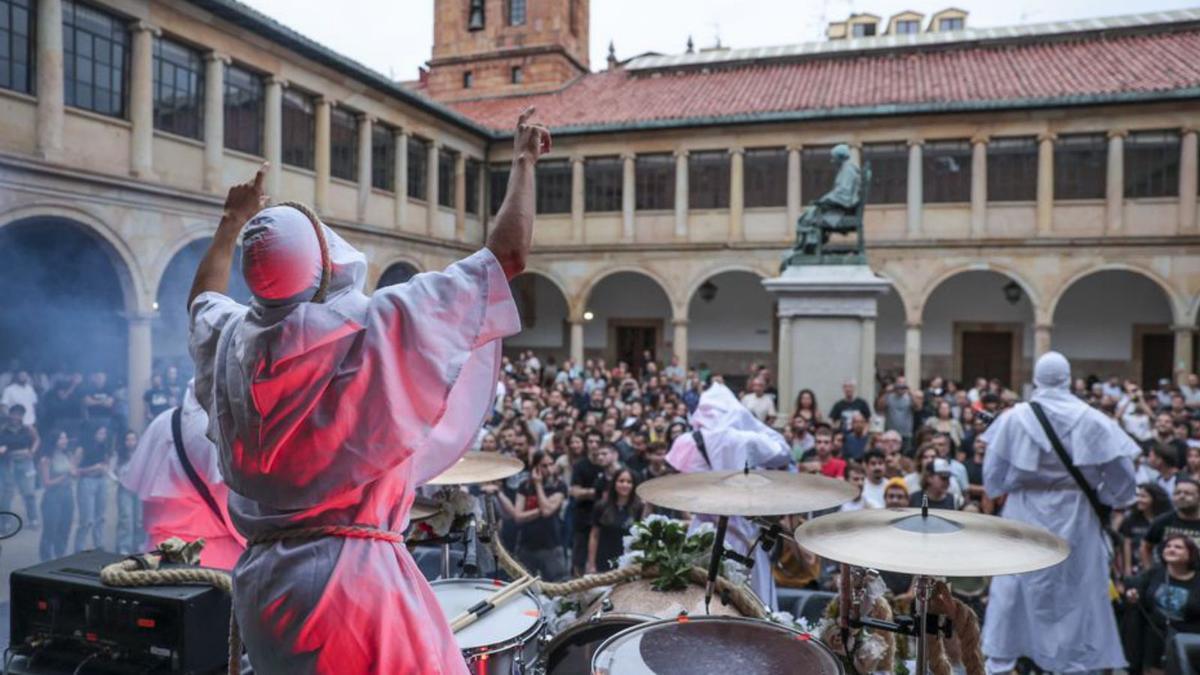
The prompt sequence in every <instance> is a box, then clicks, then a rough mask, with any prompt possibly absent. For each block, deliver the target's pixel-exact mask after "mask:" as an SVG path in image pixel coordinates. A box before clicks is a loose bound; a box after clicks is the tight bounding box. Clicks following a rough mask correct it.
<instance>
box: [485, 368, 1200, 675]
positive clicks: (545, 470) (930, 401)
mask: <svg viewBox="0 0 1200 675" xmlns="http://www.w3.org/2000/svg"><path fill="white" fill-rule="evenodd" d="M706 370H707V369H704V368H701V369H689V370H684V369H682V368H680V367H679V365H678V363H677V362H671V363H669V364H667V365H666V366H665V367H660V366H659V364H657V363H656V362H655V361H654V360H653V359H652V358H650V357H649V355H645V356H644V358H643V359H642V360H640V362H639V363H638V364H637V370H636V371H635V370H634V369H633V368H631V367H630V364H627V363H623V362H622V363H617V364H615V365H611V364H608V363H606V362H605V361H604V360H602V359H588V360H586V361H585V362H583V363H573V362H571V361H565V362H563V363H561V364H560V363H558V362H557V361H556V360H555V359H554V358H545V359H543V358H540V357H539V356H537V355H536V354H534V353H533V352H528V351H527V352H523V353H520V354H517V355H514V356H513V357H511V358H506V360H505V361H504V365H503V370H502V373H501V379H500V382H499V384H498V391H497V403H496V408H495V411H494V414H493V416H492V418H491V419H490V420H488V422H487V424H486V425H485V428H484V430H483V432H482V433H481V436H480V440H479V448H480V449H482V450H485V451H499V452H503V453H507V454H511V455H513V456H516V457H518V458H520V459H522V460H523V461H524V462H525V464H526V466H527V467H528V468H527V470H526V471H524V472H522V473H520V474H518V475H516V476H513V477H512V478H510V479H509V480H507V481H505V482H504V483H503V484H497V485H494V486H489V487H488V488H487V489H486V491H487V492H488V493H490V494H493V495H495V499H496V501H497V505H498V510H499V513H500V514H501V516H502V517H503V519H504V521H505V522H504V534H503V536H504V538H505V541H506V543H507V544H508V545H509V546H510V547H511V548H512V549H513V550H514V551H515V554H516V555H517V557H518V558H519V559H520V560H522V561H523V562H524V563H525V564H526V565H527V566H528V567H529V568H530V569H532V570H535V571H537V572H538V573H540V574H542V575H543V577H544V578H547V579H560V578H563V577H566V576H572V575H579V574H583V573H586V572H590V571H595V570H600V571H603V570H605V569H610V568H612V567H613V566H615V565H616V558H617V557H618V556H619V554H620V553H621V547H620V537H621V536H622V535H624V534H627V533H628V531H629V528H630V527H631V525H632V523H633V522H634V521H636V520H638V519H639V518H641V517H644V516H645V515H646V514H648V513H650V512H653V511H654V510H655V509H654V507H652V506H650V505H646V504H642V503H641V502H639V501H638V500H637V498H636V494H635V492H634V490H635V489H636V486H637V484H638V483H640V482H642V481H644V480H647V479H649V478H653V477H656V476H660V475H663V474H665V473H669V472H670V471H671V469H670V468H669V467H668V466H667V464H666V462H665V456H666V453H667V450H668V449H669V448H670V445H671V443H672V441H673V440H674V439H675V438H676V437H677V436H679V435H680V434H683V433H688V432H690V428H689V426H688V415H689V413H690V412H691V411H692V410H694V409H695V406H696V404H697V402H698V400H699V397H700V394H701V392H702V391H703V389H704V387H705V386H706V385H707V382H709V381H710V380H713V379H717V380H720V379H722V378H721V377H720V376H717V375H712V374H711V373H709V372H705V371H706ZM734 379H735V378H734V377H727V378H725V380H726V382H727V383H731V382H732V381H733V380H734ZM737 380H738V381H743V382H745V385H744V387H741V388H740V389H742V402H743V404H744V405H745V406H746V407H747V409H749V410H750V411H751V412H752V413H753V414H754V415H756V416H757V417H758V418H759V419H762V420H763V421H765V422H767V423H768V424H771V425H773V426H775V427H776V428H777V429H779V430H780V432H781V433H782V434H783V435H784V437H785V438H786V439H787V441H788V442H789V443H790V444H791V447H792V453H793V458H794V460H795V467H796V469H797V470H800V471H807V472H812V473H820V474H823V475H825V476H829V477H833V478H838V479H844V480H847V481H850V482H852V483H854V484H855V485H856V486H859V487H860V492H859V497H858V498H857V499H855V500H854V501H852V502H850V503H848V504H845V505H843V506H842V507H840V510H855V509H865V508H884V507H896V506H920V505H922V504H928V506H929V507H930V508H935V509H962V510H970V511H976V512H982V513H999V512H1000V511H1001V510H1002V508H1003V498H1002V497H1000V498H999V499H994V498H993V497H992V496H989V495H987V494H986V493H985V491H984V489H983V462H984V457H985V456H986V453H987V447H986V444H985V443H984V442H983V440H982V438H981V437H982V434H983V432H984V431H985V430H986V429H987V427H988V425H989V424H990V423H991V421H992V420H994V419H995V417H996V416H998V415H1000V414H1002V413H1003V412H1004V411H1005V410H1007V409H1008V408H1010V407H1012V406H1013V405H1015V404H1016V403H1017V402H1018V401H1019V400H1020V396H1019V395H1018V394H1017V393H1016V392H1015V391H1013V390H1012V389H1010V388H1008V387H1007V386H1005V383H1002V382H1000V381H998V380H994V379H992V380H988V379H984V378H979V379H976V380H974V381H972V382H969V383H965V384H960V383H958V382H955V381H952V380H949V379H946V378H942V377H934V378H932V379H931V380H929V381H928V382H925V383H922V386H912V385H910V384H909V383H908V382H907V381H906V380H905V378H904V377H903V376H898V377H887V378H881V380H880V381H879V382H877V383H875V384H876V390H877V391H878V396H876V397H875V399H874V400H873V401H868V400H865V399H863V398H862V397H861V396H859V392H858V387H857V384H856V383H855V382H853V381H847V382H845V384H844V385H843V387H842V397H841V398H839V399H838V400H837V401H834V402H832V403H831V404H827V403H826V402H818V401H817V399H816V395H815V394H814V392H813V391H811V390H809V389H803V390H801V391H800V392H799V394H798V396H797V397H796V399H795V400H794V401H787V402H781V401H779V400H778V393H777V391H776V390H775V388H774V387H773V386H772V377H771V372H770V371H769V369H767V368H766V367H764V366H761V365H757V364H756V365H754V366H752V367H751V368H750V370H749V372H747V373H739V374H738V377H737ZM1074 391H1075V393H1076V395H1078V396H1079V397H1080V398H1081V399H1082V400H1085V401H1087V402H1088V403H1089V404H1090V405H1092V406H1094V407H1095V408H1097V409H1098V410H1101V411H1103V412H1104V413H1105V414H1107V415H1108V416H1110V417H1111V418H1112V419H1113V420H1114V421H1115V423H1117V424H1119V425H1120V426H1121V427H1122V428H1123V429H1124V430H1125V431H1126V432H1127V433H1129V434H1130V435H1131V436H1132V437H1133V438H1134V439H1135V440H1137V441H1138V443H1139V445H1140V446H1141V447H1142V449H1143V452H1142V454H1141V455H1140V456H1139V457H1138V458H1136V462H1135V463H1136V466H1137V471H1138V482H1139V488H1138V501H1137V503H1136V504H1135V505H1133V506H1132V507H1131V508H1129V509H1124V510H1121V509H1118V510H1117V511H1115V512H1114V515H1113V522H1112V523H1110V524H1111V526H1112V530H1113V531H1114V532H1116V533H1118V535H1117V538H1116V539H1115V540H1114V542H1113V545H1114V546H1113V548H1114V552H1115V554H1114V557H1113V561H1112V569H1113V579H1114V598H1115V599H1116V601H1115V603H1114V611H1117V612H1118V613H1120V614H1122V615H1123V617H1122V618H1123V625H1124V631H1125V633H1126V636H1127V639H1128V640H1129V642H1130V645H1129V647H1128V649H1129V651H1130V653H1131V654H1133V656H1131V658H1132V659H1134V660H1135V661H1136V663H1135V664H1134V666H1133V669H1132V671H1133V672H1140V671H1141V670H1142V668H1141V666H1140V664H1141V663H1143V662H1144V663H1146V664H1150V665H1151V666H1152V665H1153V664H1156V663H1161V656H1162V640H1161V639H1159V640H1157V641H1156V640H1154V639H1151V638H1149V637H1147V636H1149V635H1158V636H1159V637H1160V638H1161V636H1162V635H1163V634H1164V633H1163V630H1164V629H1163V627H1164V626H1170V627H1171V629H1172V630H1182V631H1188V632H1191V631H1196V630H1200V578H1198V577H1195V576H1189V575H1194V570H1196V569H1198V568H1200V556H1197V555H1195V553H1196V548H1195V542H1197V541H1200V484H1197V483H1196V480H1200V378H1197V377H1196V376H1194V375H1193V376H1191V377H1190V378H1189V379H1188V382H1187V383H1186V384H1184V385H1183V386H1176V385H1174V384H1173V383H1172V382H1170V381H1167V380H1163V381H1161V382H1159V383H1158V386H1157V387H1156V388H1155V389H1153V390H1151V391H1148V392H1144V391H1143V390H1142V389H1141V388H1140V387H1139V386H1138V385H1137V384H1136V383H1134V382H1131V381H1125V382H1122V381H1121V380H1120V379H1118V378H1109V379H1106V380H1101V379H1097V378H1089V379H1079V380H1078V381H1076V382H1075V385H1074ZM671 515H679V514H671ZM820 515H821V514H804V515H796V516H791V517H788V518H787V519H786V523H785V526H786V527H788V528H789V529H790V528H794V527H795V526H797V525H799V524H800V523H801V522H803V519H804V518H805V517H819V516H820ZM1180 535H1182V538H1181V536H1180ZM1097 536H1100V534H1099V533H1097ZM1172 542H1176V543H1172ZM1189 543H1190V544H1191V545H1190V546H1189V545H1187V544H1189ZM1166 549H1170V551H1167V550H1166ZM1172 561H1173V562H1172ZM831 570H832V566H831V565H829V564H828V563H825V562H823V561H821V560H819V559H817V558H816V557H815V556H812V555H811V554H809V553H808V552H806V551H804V550H803V549H802V548H800V547H798V546H796V545H794V544H790V545H785V546H782V547H780V549H779V550H778V551H777V553H776V556H775V566H774V574H775V577H776V581H777V583H778V584H779V585H780V586H782V587H791V588H814V589H822V588H824V589H828V588H830V587H831V584H832V574H831ZM1188 570H1192V571H1191V572H1188ZM884 578H885V581H886V582H887V583H888V585H889V588H890V589H891V591H892V592H893V594H894V595H895V596H896V597H897V598H900V599H901V601H904V600H905V599H907V598H911V594H910V590H911V589H910V588H909V584H910V581H911V579H910V578H909V577H907V576H906V575H899V574H885V575H884ZM1181 579H1182V580H1181ZM963 585H964V586H967V585H969V584H968V583H964V584H963ZM984 587H985V586H984ZM1139 589H1140V590H1139ZM1191 589H1195V590H1194V591H1192V590H1191ZM1127 590H1128V597H1127V598H1125V602H1122V601H1121V600H1120V598H1121V596H1122V594H1125V593H1126V591H1127ZM972 591H973V592H974V591H975V589H972ZM1147 593H1149V595H1147ZM1148 598H1149V599H1148ZM972 601H973V602H975V603H976V604H977V606H978V603H980V602H986V595H984V596H982V597H981V596H979V594H978V593H974V595H973V597H972ZM1155 631H1158V632H1157V633H1155ZM1143 656H1144V657H1145V658H1144V659H1143Z"/></svg>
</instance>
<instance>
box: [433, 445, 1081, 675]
mask: <svg viewBox="0 0 1200 675" xmlns="http://www.w3.org/2000/svg"><path fill="white" fill-rule="evenodd" d="M520 468H521V467H520V466H519V462H514V461H512V460H511V459H509V458H503V457H501V456H499V455H495V454H493V453H471V454H469V455H468V456H467V457H466V458H464V459H463V460H462V461H460V462H459V463H458V464H456V465H455V466H454V467H452V468H451V469H450V470H449V471H448V472H447V475H449V477H447V475H443V476H441V477H439V478H438V479H436V480H438V481H439V482H438V484H440V485H456V484H468V483H479V482H488V481H494V480H501V479H503V478H505V477H507V476H508V475H512V474H513V473H516V472H517V471H519V470H520ZM506 471H507V472H508V473H505V472H506ZM638 495H639V496H640V497H641V498H642V499H643V500H644V501H646V502H648V503H650V504H653V505H655V506H659V507H662V508H667V509H673V510H678V511H685V512H688V513H693V514H705V515H711V516H716V517H717V518H718V522H717V532H716V541H715V543H714V545H713V552H712V556H711V560H710V564H709V573H710V574H709V584H708V587H707V588H706V589H705V594H704V595H705V597H704V604H703V608H704V612H703V613H701V612H699V611H697V612H694V613H691V614H689V613H686V612H684V613H680V614H678V615H677V616H662V615H661V614H662V613H661V612H659V611H650V608H653V607H654V599H653V597H652V595H653V593H655V592H654V591H646V592H645V593H640V594H638V593H637V592H636V591H635V590H634V589H631V588H625V589H621V588H620V587H617V588H615V589H614V591H620V592H619V593H614V592H610V594H608V595H606V596H605V597H604V599H603V601H602V602H601V606H600V607H599V608H595V609H593V610H589V611H588V612H584V613H583V618H581V619H580V620H579V621H578V622H576V623H574V624H572V625H569V626H567V627H566V628H564V629H563V630H561V631H559V632H558V633H557V634H554V635H550V633H549V630H548V621H547V619H546V616H545V615H544V611H543V608H542V607H540V606H539V603H538V599H537V597H536V596H535V595H534V594H533V593H532V592H531V591H530V590H529V587H531V585H532V582H533V581H535V580H532V579H529V578H526V579H522V580H518V581H516V582H513V583H512V585H506V584H503V583H502V582H499V581H493V580H488V579H442V580H438V581H435V582H433V584H432V586H433V591H434V594H435V595H436V596H437V599H438V602H439V603H440V604H441V607H442V610H443V612H444V614H445V615H446V618H447V620H455V621H453V622H452V623H453V625H456V626H457V625H460V624H461V623H462V622H461V620H462V619H463V618H464V616H465V614H464V613H466V614H472V613H473V614H472V616H471V617H470V622H469V623H467V624H466V625H465V627H464V628H461V629H460V630H458V631H457V632H455V638H456V639H457V640H458V644H459V647H460V648H461V649H462V653H463V657H464V658H465V659H466V661H467V665H468V667H469V670H470V672H472V673H476V674H478V675H494V674H500V675H568V674H569V675H575V674H579V675H586V674H588V673H592V674H593V675H684V674H685V673H686V674H687V675H696V674H698V673H724V672H730V671H734V670H736V671H737V673H738V675H778V674H780V673H812V674H814V675H826V674H828V675H841V674H842V673H844V669H843V665H842V661H841V659H840V658H839V657H838V656H837V655H835V654H834V652H833V651H831V650H830V649H829V647H827V646H826V645H825V644H823V643H822V642H821V641H819V640H818V639H816V637H814V636H811V635H808V634H805V633H801V632H799V631H796V630H794V629H792V628H790V627H787V626H783V625H780V624H777V623H773V622H771V621H767V620H765V619H757V618H748V617H742V616H727V615H726V616H718V615H716V614H715V613H714V614H710V613H709V612H708V611H707V608H709V602H710V600H711V596H712V589H713V585H714V582H715V580H716V576H717V571H718V570H719V569H720V564H721V561H722V560H724V559H734V560H737V561H739V562H742V563H743V564H747V563H750V564H753V558H754V556H753V550H752V551H751V552H750V554H748V555H746V556H742V555H737V554H735V553H733V552H731V551H728V550H726V549H725V547H724V535H725V530H726V525H727V521H728V519H729V518H730V517H733V516H742V517H751V518H755V522H756V523H759V524H761V525H762V529H761V534H760V536H759V539H758V541H757V542H755V546H763V547H764V548H765V549H767V550H769V549H770V548H771V547H772V546H774V545H776V544H777V543H778V540H779V539H780V538H788V539H792V540H793V541H795V542H797V543H798V544H799V545H801V546H803V547H804V548H805V549H807V550H809V551H811V552H812V553H814V554H816V555H818V556H821V557H822V558H825V559H828V560H832V561H836V562H840V563H842V569H843V574H842V579H843V581H844V582H848V580H849V579H850V578H851V574H850V572H849V570H850V569H851V567H850V566H854V568H855V569H856V570H857V568H864V569H870V570H878V571H887V572H899V573H905V574H912V575H915V584H916V586H915V587H916V590H917V594H916V599H915V602H914V612H913V616H912V617H896V619H895V621H892V622H885V621H880V620H877V619H871V618H867V617H866V616H864V613H863V612H861V611H860V610H861V608H860V607H858V606H857V605H856V602H857V600H856V598H857V597H858V596H856V595H855V594H853V593H851V592H849V590H848V589H847V588H846V587H848V586H849V583H844V584H843V590H844V592H843V593H842V595H841V600H840V602H841V604H840V606H839V612H838V616H839V621H840V626H841V628H842V631H843V633H842V636H843V644H845V639H846V637H847V636H848V635H849V634H850V631H852V630H858V629H860V628H870V629H873V630H883V631H890V632H894V633H897V634H901V635H906V636H910V637H914V638H916V644H917V653H916V657H917V658H916V664H915V665H916V669H915V672H916V673H927V672H928V663H927V654H926V639H925V638H926V636H927V635H931V634H932V633H931V631H935V632H937V633H941V634H943V635H945V634H948V633H949V631H951V630H952V627H951V626H950V625H949V620H948V618H947V617H940V616H936V615H934V614H932V613H931V612H930V594H931V592H932V587H933V583H934V578H935V577H942V576H952V577H990V576H996V575H999V574H1018V573H1022V572H1029V571H1033V570H1037V569H1042V568H1045V567H1049V566H1052V565H1056V564H1058V563H1060V562H1062V561H1063V560H1065V559H1066V557H1067V555H1068V553H1069V548H1068V546H1067V544H1066V542H1064V541H1063V540H1061V539H1059V538H1058V537H1056V536H1054V535H1052V534H1050V533H1049V532H1046V531H1045V530H1042V529H1040V528H1036V527H1032V526H1029V525H1024V524H1021V523H1016V522H1013V521H1008V520H1003V519H1001V518H998V517H995V516H985V515H980V514H971V513H963V512H958V511H940V510H939V511H929V510H928V509H927V508H913V509H875V510H864V511H855V512H845V513H835V514H830V515H827V516H823V517H820V518H814V519H811V520H809V521H808V522H807V523H805V524H804V525H802V526H800V527H799V528H798V529H797V530H796V531H795V532H794V533H788V532H783V531H782V530H781V528H779V527H778V526H777V525H773V524H771V521H768V520H766V518H768V517H776V516H783V515H788V514H795V513H808V512H813V511H819V510H822V509H828V508H831V507H834V506H837V505H839V504H841V503H845V502H847V501H850V500H851V499H853V498H854V497H855V491H854V489H853V488H852V487H851V486H850V485H849V484H848V483H846V482H844V481H839V480H836V479H831V478H825V477H821V476H812V475H807V474H792V473H787V472H782V471H751V470H748V469H747V470H745V471H733V472H730V471H724V472H709V473H696V474H675V475H669V476H664V477H661V478H655V479H652V480H649V481H647V482H645V483H643V484H642V485H640V486H639V487H638ZM486 527H488V525H485V528H486ZM518 585H519V587H518ZM506 588H508V592H507V593H505V589H506ZM695 590H696V592H697V593H698V592H699V587H696V589H695ZM621 593H624V594H626V596H628V595H629V594H630V593H633V594H634V595H637V596H638V597H636V598H634V599H632V600H629V599H619V598H621V597H622V596H621ZM498 596H507V597H505V598H503V599H502V600H501V601H500V602H495V600H496V598H497V597H498ZM647 596H651V597H647ZM614 599H619V602H618V603H614V602H613V600H614ZM493 603H494V606H493ZM647 603H649V604H647ZM614 604H620V605H622V606H614ZM667 604H668V603H666V602H665V601H664V602H663V605H664V606H665V605H667ZM695 606H696V607H698V608H699V607H701V605H700V604H699V599H698V598H697V599H696V600H695ZM628 607H634V608H635V609H633V610H629V609H627V608H628ZM675 609H678V605H676V606H675ZM720 613H721V614H729V613H731V612H720Z"/></svg>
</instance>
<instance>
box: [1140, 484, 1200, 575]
mask: <svg viewBox="0 0 1200 675" xmlns="http://www.w3.org/2000/svg"><path fill="white" fill-rule="evenodd" d="M1171 502H1172V503H1173V504H1174V505H1175V510H1174V511H1171V512H1169V513H1164V514H1162V515H1161V516H1159V517H1157V518H1155V519H1154V520H1153V521H1152V522H1151V523H1150V529H1148V530H1146V536H1145V538H1143V539H1142V546H1141V556H1142V567H1143V568H1144V569H1149V568H1150V565H1151V564H1152V563H1153V562H1154V547H1156V546H1158V545H1159V544H1160V543H1162V542H1163V541H1164V539H1165V538H1166V536H1167V535H1169V534H1186V535H1187V536H1189V537H1191V538H1192V541H1196V542H1200V483H1197V482H1196V481H1194V480H1191V479H1189V478H1180V479H1178V480H1176V481H1175V494H1173V495H1171Z"/></svg>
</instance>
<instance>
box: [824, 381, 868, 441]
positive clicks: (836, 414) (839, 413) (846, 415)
mask: <svg viewBox="0 0 1200 675" xmlns="http://www.w3.org/2000/svg"><path fill="white" fill-rule="evenodd" d="M857 388H858V383H856V382H855V381H854V380H846V381H845V382H844V383H843V384H842V398H840V399H838V402H837V403H834V404H833V408H832V409H831V410H830V411H829V422H830V424H836V425H838V427H839V428H841V430H842V431H849V430H850V421H851V419H850V415H851V414H852V413H854V412H859V413H862V416H863V419H866V420H869V419H871V408H870V406H868V405H867V402H866V401H864V400H862V399H861V398H858V397H857V396H855V395H854V394H855V391H856V390H857Z"/></svg>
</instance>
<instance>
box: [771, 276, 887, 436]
mask: <svg viewBox="0 0 1200 675" xmlns="http://www.w3.org/2000/svg"><path fill="white" fill-rule="evenodd" d="M763 286H765V287H766V289H767V292H768V293H770V294H771V295H772V296H774V297H775V299H776V300H777V301H778V303H779V304H778V312H779V402H778V406H779V412H780V415H781V416H785V415H790V414H791V412H792V408H793V407H794V406H795V402H796V395H797V394H798V393H799V392H800V390H801V389H812V390H813V391H814V392H815V393H816V395H817V403H818V404H819V405H820V407H821V411H822V412H824V413H825V414H828V413H829V408H830V407H831V406H832V405H833V403H834V402H835V401H837V400H838V399H839V398H841V397H842V383H843V382H845V381H846V380H848V379H854V380H856V381H857V382H858V396H860V397H862V398H863V399H865V400H866V401H868V402H869V403H870V402H872V401H873V400H874V398H875V315H876V303H877V301H878V298H879V296H880V295H882V294H883V293H885V292H887V290H888V288H889V286H890V285H889V283H888V282H887V281H886V280H885V279H883V278H881V277H878V276H876V275H875V273H874V272H872V271H871V269H870V268H869V267H867V266H866V265H795V266H791V267H788V268H786V269H785V270H784V272H783V274H781V275H780V276H778V277H776V278H774V279H767V280H765V281H763Z"/></svg>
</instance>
